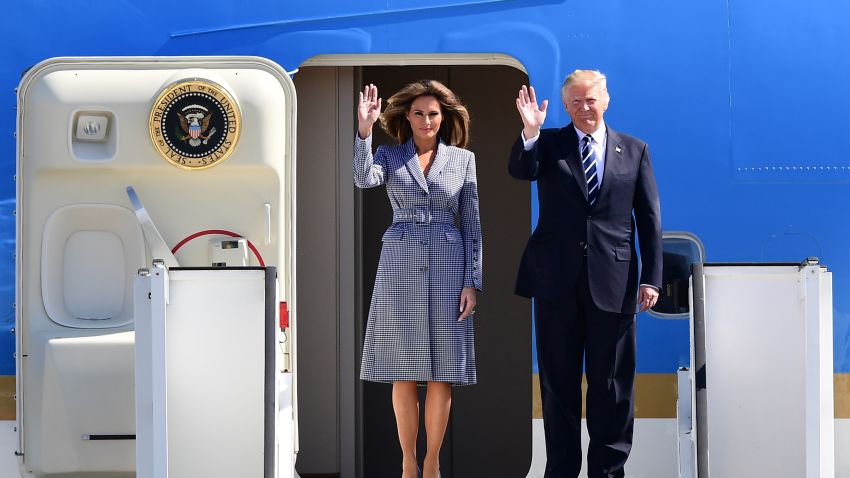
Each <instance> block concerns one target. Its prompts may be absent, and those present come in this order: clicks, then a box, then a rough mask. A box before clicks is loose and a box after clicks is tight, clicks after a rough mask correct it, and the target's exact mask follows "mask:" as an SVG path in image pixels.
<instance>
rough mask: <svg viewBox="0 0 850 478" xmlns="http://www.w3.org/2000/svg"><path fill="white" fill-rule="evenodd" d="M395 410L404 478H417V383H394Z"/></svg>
mask: <svg viewBox="0 0 850 478" xmlns="http://www.w3.org/2000/svg"><path fill="white" fill-rule="evenodd" d="M393 410H394V411H395V422H396V426H398V441H399V443H400V444H401V452H402V477H403V478H417V476H416V475H417V472H416V469H417V464H416V433H417V432H418V431H419V395H418V394H417V393H416V382H393Z"/></svg>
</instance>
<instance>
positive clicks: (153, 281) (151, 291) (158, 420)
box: [135, 263, 168, 478]
mask: <svg viewBox="0 0 850 478" xmlns="http://www.w3.org/2000/svg"><path fill="white" fill-rule="evenodd" d="M160 264H161V263H160ZM167 284H168V269H166V268H165V267H161V266H160V267H154V268H153V269H152V270H150V271H149V272H148V271H145V272H144V274H140V275H138V276H137V277H136V280H135V311H136V473H137V476H138V478H167V477H168V406H167V397H168V389H167V381H168V374H167V367H166V349H165V343H166V331H165V310H166V300H167V298H166V290H167Z"/></svg>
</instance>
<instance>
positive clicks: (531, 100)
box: [516, 85, 549, 139]
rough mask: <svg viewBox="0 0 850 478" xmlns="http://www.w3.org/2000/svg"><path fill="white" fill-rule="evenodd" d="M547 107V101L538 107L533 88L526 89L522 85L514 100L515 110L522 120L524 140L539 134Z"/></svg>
mask: <svg viewBox="0 0 850 478" xmlns="http://www.w3.org/2000/svg"><path fill="white" fill-rule="evenodd" d="M547 106H549V100H543V103H541V104H540V106H539V107H538V106H537V95H535V94H534V87H533V86H532V87H528V88H527V87H526V86H525V85H522V88H520V90H519V96H518V97H517V99H516V109H517V110H518V111H519V117H520V118H522V125H523V128H522V133H523V134H524V135H525V139H531V138H533V137H535V136H537V134H538V133H540V127H541V126H543V121H544V120H545V119H546V107H547Z"/></svg>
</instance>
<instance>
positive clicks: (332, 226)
mask: <svg viewBox="0 0 850 478" xmlns="http://www.w3.org/2000/svg"><path fill="white" fill-rule="evenodd" d="M349 59H353V60H356V59H357V58H356V57H349ZM309 64H313V62H310V63H309ZM349 64H351V63H349ZM422 78H433V79H436V80H439V81H441V82H443V83H445V84H446V85H447V86H448V87H449V88H451V89H452V90H454V91H455V92H456V93H457V94H458V96H460V98H461V100H462V101H463V102H464V103H465V104H466V105H467V107H468V108H469V111H470V115H471V118H472V120H471V142H470V145H469V149H471V150H472V151H474V152H475V154H476V165H477V176H478V191H479V197H480V204H481V225H482V230H483V239H484V292H483V293H480V294H479V295H478V300H479V305H478V307H477V314H476V319H477V320H476V324H475V328H476V330H475V338H476V356H477V362H478V384H477V385H475V386H472V387H457V388H455V389H454V398H453V409H452V415H451V417H450V420H449V425H448V429H447V431H446V438H445V441H444V444H443V449H442V456H441V463H442V475H443V476H444V477H445V478H452V477H464V476H525V475H526V473H527V471H528V468H529V465H530V463H531V446H532V433H531V411H532V404H531V397H532V395H531V389H532V381H531V304H530V302H529V301H527V300H525V299H522V298H519V297H517V296H515V295H514V294H513V284H514V279H515V276H516V270H517V265H518V262H519V258H520V254H521V252H522V248H523V246H524V244H525V241H526V239H527V237H528V234H529V231H530V228H531V212H530V211H531V204H530V201H531V193H530V186H529V184H528V183H526V182H520V181H515V180H513V179H512V178H510V176H509V175H508V174H507V157H508V153H509V151H510V147H511V145H512V143H513V141H514V140H515V138H516V136H517V135H518V134H519V131H520V128H521V123H520V121H519V118H518V117H517V113H516V107H515V104H514V98H515V96H516V91H517V90H518V88H519V86H520V85H521V84H524V83H527V82H528V77H527V75H525V73H523V72H522V71H520V70H518V69H516V68H513V67H511V66H506V65H493V64H488V65H443V66H434V65H414V66H397V65H390V66H345V65H344V64H343V65H342V66H340V64H337V65H329V66H304V67H302V68H300V70H299V72H298V73H297V74H296V75H295V76H294V82H295V85H296V91H297V94H298V114H297V121H298V127H297V130H298V143H297V187H298V191H297V224H298V231H297V238H298V244H297V251H298V252H297V261H298V267H297V271H298V272H297V277H296V290H297V291H296V303H297V306H298V311H299V312H298V316H299V317H300V322H299V323H298V324H297V328H298V351H297V354H298V355H297V367H298V373H299V383H298V390H297V392H298V410H299V412H298V413H299V442H300V443H299V448H300V452H299V455H298V461H297V469H298V471H299V473H300V474H301V475H302V476H316V477H318V476H323V477H330V476H340V477H352V478H353V477H370V478H374V477H377V478H380V477H384V476H387V477H397V476H398V475H399V471H400V466H401V451H400V448H399V445H398V439H397V434H396V428H395V419H394V416H393V411H392V403H391V396H390V391H391V386H390V385H387V384H375V383H369V382H361V381H360V379H359V378H358V377H359V366H360V352H361V348H362V343H363V333H364V331H365V328H366V317H367V314H368V308H369V303H370V299H371V294H372V287H373V284H374V278H375V272H376V269H377V263H378V257H379V254H380V247H381V235H382V234H383V232H384V230H385V229H386V227H387V226H388V225H389V224H390V222H391V218H392V213H391V209H390V206H389V203H388V201H387V195H386V190H385V189H384V188H383V187H379V188H374V189H369V190H359V189H356V188H354V186H353V183H352V179H351V151H352V141H353V137H354V134H355V133H354V132H355V126H356V125H355V121H356V120H355V114H356V113H355V105H356V98H357V92H358V91H359V90H360V89H361V88H362V85H363V84H367V83H374V84H375V85H378V87H379V91H380V95H381V97H382V98H383V99H384V100H385V101H386V99H387V98H388V97H389V96H391V95H392V94H393V93H394V92H395V91H397V90H398V89H400V88H401V87H402V86H404V85H405V84H407V83H410V82H412V81H415V80H418V79H422ZM384 104H386V103H384ZM390 143H391V140H390V139H389V138H388V137H387V136H386V134H385V133H384V132H383V131H381V130H380V128H375V138H374V140H373V146H377V145H380V144H390ZM422 392H424V389H423V390H422ZM419 442H420V444H419V452H418V455H419V456H420V457H421V456H424V426H423V425H420V440H419Z"/></svg>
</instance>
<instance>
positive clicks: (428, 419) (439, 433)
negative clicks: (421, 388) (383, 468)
mask: <svg viewBox="0 0 850 478" xmlns="http://www.w3.org/2000/svg"><path fill="white" fill-rule="evenodd" d="M451 409H452V385H451V384H450V383H445V382H428V394H427V395H426V396H425V433H426V435H427V436H428V452H427V453H426V454H425V463H424V464H423V467H422V477H423V478H437V477H438V476H439V472H440V447H441V446H442V445H443V436H445V434H446V424H447V423H448V422H449V412H450V411H451Z"/></svg>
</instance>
